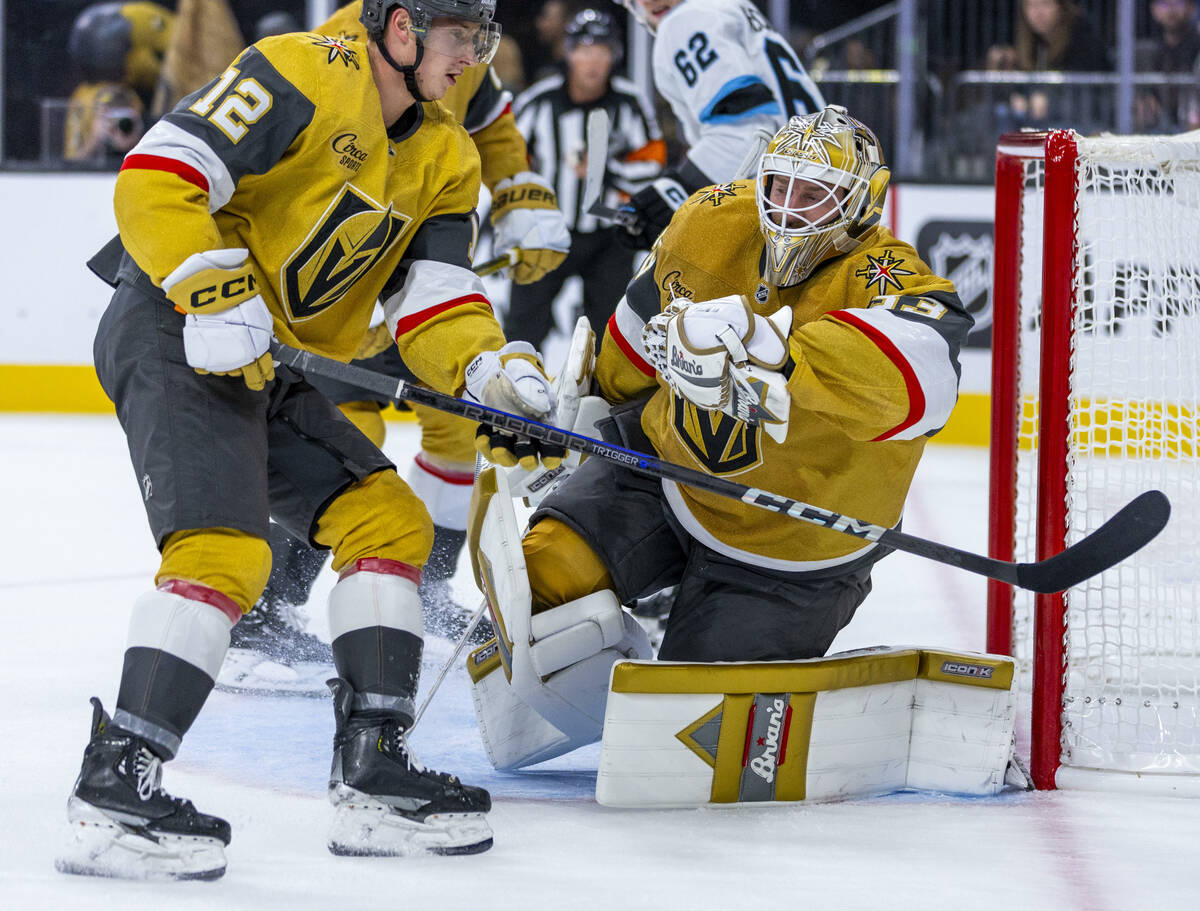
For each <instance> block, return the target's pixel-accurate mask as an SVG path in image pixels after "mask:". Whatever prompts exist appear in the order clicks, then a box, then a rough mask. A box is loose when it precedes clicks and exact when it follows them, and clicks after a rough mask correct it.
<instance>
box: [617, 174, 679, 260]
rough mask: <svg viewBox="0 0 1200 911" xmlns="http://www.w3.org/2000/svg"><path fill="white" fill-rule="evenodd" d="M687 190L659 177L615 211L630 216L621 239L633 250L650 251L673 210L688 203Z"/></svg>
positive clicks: (670, 179) (666, 178)
mask: <svg viewBox="0 0 1200 911" xmlns="http://www.w3.org/2000/svg"><path fill="white" fill-rule="evenodd" d="M688 195H689V194H688V191H687V190H685V189H684V188H683V186H682V185H681V184H680V183H679V181H677V180H673V179H672V178H670V177H659V178H658V179H657V180H655V181H654V183H652V184H650V186H648V187H644V188H643V189H641V190H638V192H636V193H634V194H633V197H632V198H631V199H630V200H629V202H627V203H626V204H625V205H623V206H621V208H620V209H619V210H618V211H620V212H622V213H625V214H627V215H628V216H629V218H628V220H627V222H628V223H627V224H626V226H625V234H624V235H620V234H618V235H617V236H618V238H620V240H621V242H622V243H623V244H625V245H627V246H629V247H631V248H632V249H634V250H649V249H650V248H651V247H652V246H654V241H656V240H657V239H658V235H660V234H662V232H663V231H664V230H666V227H667V225H669V224H670V223H671V217H672V216H673V215H674V214H675V210H676V209H678V208H679V207H680V206H682V205H683V204H684V203H685V202H687V198H688Z"/></svg>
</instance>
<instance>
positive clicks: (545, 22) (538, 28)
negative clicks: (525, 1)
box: [524, 0, 571, 82]
mask: <svg viewBox="0 0 1200 911" xmlns="http://www.w3.org/2000/svg"><path fill="white" fill-rule="evenodd" d="M570 18H571V10H570V6H569V5H568V3H567V0H543V2H542V3H541V5H540V6H539V7H538V10H537V15H535V16H534V20H533V24H534V35H533V39H534V40H533V42H532V43H531V44H527V45H526V46H525V47H524V52H525V62H526V66H525V74H526V75H527V76H528V77H529V80H530V82H536V81H537V80H539V79H543V78H545V77H546V76H549V75H551V74H553V73H555V72H557V71H558V70H559V69H560V68H561V67H562V63H563V35H564V34H565V33H566V29H567V23H568V22H569V21H570Z"/></svg>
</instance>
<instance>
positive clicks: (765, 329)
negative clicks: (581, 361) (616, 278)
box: [642, 294, 792, 443]
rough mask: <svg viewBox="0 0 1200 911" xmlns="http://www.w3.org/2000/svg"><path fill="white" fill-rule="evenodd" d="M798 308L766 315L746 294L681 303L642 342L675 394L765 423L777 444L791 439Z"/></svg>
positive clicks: (645, 332)
mask: <svg viewBox="0 0 1200 911" xmlns="http://www.w3.org/2000/svg"><path fill="white" fill-rule="evenodd" d="M791 327H792V309H791V308H790V307H781V308H780V309H779V310H777V311H775V313H773V314H771V316H770V317H765V316H759V315H758V314H757V313H755V312H754V311H753V310H751V309H750V305H749V303H748V302H747V301H746V299H745V298H744V297H742V296H741V295H736V294H734V295H730V296H728V297H719V298H717V299H716V300H711V301H704V302H698V303H691V302H688V301H675V302H672V303H671V304H670V306H668V307H667V309H666V310H664V311H663V312H662V313H659V314H658V315H656V316H654V317H652V318H651V319H650V321H649V322H647V323H646V326H645V328H644V329H643V330H642V342H643V344H644V345H645V346H646V350H647V352H648V353H649V355H650V358H651V360H652V361H653V362H654V366H655V369H656V370H657V371H658V372H659V374H660V375H661V376H662V378H663V379H664V380H666V382H667V385H668V386H670V387H671V391H672V392H674V393H675V394H676V395H679V396H682V397H683V398H685V399H687V400H688V401H689V402H691V403H692V404H694V405H696V406H697V407H699V408H704V409H706V410H708V411H721V412H723V413H725V414H728V415H729V416H731V417H734V418H737V419H738V420H739V421H745V422H746V423H747V424H762V425H763V429H764V430H765V431H766V432H767V433H768V434H770V436H771V438H772V439H773V440H775V441H776V442H777V443H782V442H783V441H784V439H785V438H786V437H787V427H788V412H789V411H790V409H791V402H792V397H791V394H790V393H789V392H788V388H787V376H786V374H790V373H791V367H792V360H791V354H790V352H789V350H788V333H789V332H790V331H791Z"/></svg>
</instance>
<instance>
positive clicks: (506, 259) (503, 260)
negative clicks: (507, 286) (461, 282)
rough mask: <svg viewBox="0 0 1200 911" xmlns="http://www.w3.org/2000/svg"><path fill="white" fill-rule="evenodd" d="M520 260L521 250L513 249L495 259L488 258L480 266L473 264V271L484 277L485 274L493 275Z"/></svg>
mask: <svg viewBox="0 0 1200 911" xmlns="http://www.w3.org/2000/svg"><path fill="white" fill-rule="evenodd" d="M520 261H521V251H520V250H519V249H512V250H509V251H508V252H507V253H505V254H504V255H503V256H497V257H496V258H495V259H489V260H486V261H485V262H482V263H480V264H479V265H478V266H472V267H471V271H472V272H474V273H475V274H476V275H478V276H479V277H480V278H482V277H484V276H485V275H492V274H493V273H496V272H499V271H500V270H501V269H505V268H507V267H509V266H515V265H516V264H517V263H519V262H520Z"/></svg>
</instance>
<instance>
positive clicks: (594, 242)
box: [504, 9, 667, 347]
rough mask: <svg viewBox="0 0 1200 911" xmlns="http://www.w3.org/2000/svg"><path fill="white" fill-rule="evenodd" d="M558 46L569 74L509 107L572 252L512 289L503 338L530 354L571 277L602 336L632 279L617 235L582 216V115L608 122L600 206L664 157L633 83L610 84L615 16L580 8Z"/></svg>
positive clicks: (617, 41) (645, 177) (627, 190)
mask: <svg viewBox="0 0 1200 911" xmlns="http://www.w3.org/2000/svg"><path fill="white" fill-rule="evenodd" d="M564 48H565V53H566V70H565V72H563V73H558V74H556V75H553V76H549V77H547V78H545V79H542V80H540V81H538V82H536V83H534V84H533V85H532V86H530V88H529V89H528V90H527V91H525V92H523V93H522V94H521V95H520V96H519V97H518V98H517V100H516V106H515V107H516V117H517V128H518V129H519V130H520V131H521V132H522V133H523V134H524V136H525V144H526V146H527V148H528V149H529V156H530V160H531V163H532V165H533V167H534V169H535V170H536V171H537V172H538V173H539V174H541V175H542V176H543V177H544V178H546V180H547V181H548V182H549V183H550V185H551V186H552V187H554V188H555V190H556V191H557V193H558V198H559V200H560V201H561V204H562V209H563V214H564V215H565V216H566V219H567V224H568V225H569V227H570V229H571V249H570V252H569V253H568V254H567V258H566V259H565V260H563V262H562V263H561V264H560V265H559V266H558V267H557V268H556V269H554V270H553V271H551V272H549V273H547V274H546V276H545V277H544V278H542V279H540V280H539V281H536V282H532V283H530V284H524V285H518V284H514V285H513V286H512V295H511V297H510V301H509V310H508V314H507V315H506V317H505V320H504V334H505V337H506V338H508V339H509V340H510V341H512V340H518V339H519V340H523V341H527V342H530V343H532V344H533V345H534V346H536V347H540V346H541V345H542V344H543V342H544V341H545V339H546V336H547V335H548V334H549V332H550V330H551V329H552V328H553V326H554V314H553V311H552V309H551V307H552V305H553V303H554V299H555V298H556V297H557V296H558V293H559V292H560V291H561V290H562V287H563V284H564V283H565V282H566V281H567V279H569V278H571V277H573V276H579V277H580V278H581V279H582V280H583V312H584V315H586V316H587V318H588V321H589V322H590V323H591V324H592V328H593V329H594V330H595V332H596V335H597V337H599V336H601V335H603V333H604V326H605V324H606V323H607V321H608V318H609V317H610V316H612V313H613V311H614V310H615V309H616V307H617V302H618V301H619V300H620V299H621V294H622V293H623V292H624V290H625V286H626V285H627V284H628V283H629V280H630V279H631V278H632V277H633V254H632V253H631V252H630V251H629V250H628V249H627V248H625V247H623V246H622V245H621V244H620V243H618V242H617V232H618V231H622V230H623V229H621V228H617V227H615V226H613V225H611V224H608V223H606V222H603V221H600V220H599V219H597V218H596V216H595V215H589V214H588V213H587V212H586V211H584V209H583V205H582V201H583V200H582V198H583V192H584V178H585V176H586V173H587V168H586V154H587V150H586V136H585V131H584V127H585V123H586V118H587V114H588V113H589V112H590V111H591V110H594V109H597V108H599V109H602V110H604V111H606V112H607V113H608V119H609V123H610V124H611V135H610V136H609V143H608V158H609V160H608V167H607V171H606V173H605V180H604V183H605V187H606V190H605V196H606V197H607V198H605V199H603V202H604V203H605V204H606V205H608V206H616V205H619V204H620V202H621V201H623V200H624V199H628V198H629V195H630V194H632V193H633V192H634V191H636V190H639V189H641V188H642V186H643V185H645V184H646V183H648V182H649V181H651V180H653V179H654V178H655V177H657V176H658V174H659V172H661V171H662V168H663V165H664V164H666V154H667V152H666V145H665V144H664V143H663V141H662V135H661V133H659V130H658V124H657V122H656V120H655V117H654V113H653V111H652V109H651V107H650V103H649V102H648V101H647V100H646V99H645V98H644V97H642V95H641V93H640V92H639V90H638V88H637V87H636V86H635V85H634V84H633V83H632V82H630V81H629V80H627V79H622V78H620V77H614V76H613V67H614V66H615V65H616V64H617V63H618V62H619V61H620V58H621V49H622V41H621V35H620V33H619V32H618V30H617V27H616V25H615V23H614V22H613V18H612V16H610V15H609V14H608V13H607V12H604V11H601V10H595V9H585V10H582V11H581V12H580V13H579V14H578V15H576V16H575V18H574V19H573V20H571V22H570V24H569V25H568V26H567V28H566V34H565V42H564ZM621 193H623V194H625V195H623V196H620V197H619V198H618V196H619V194H621Z"/></svg>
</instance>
